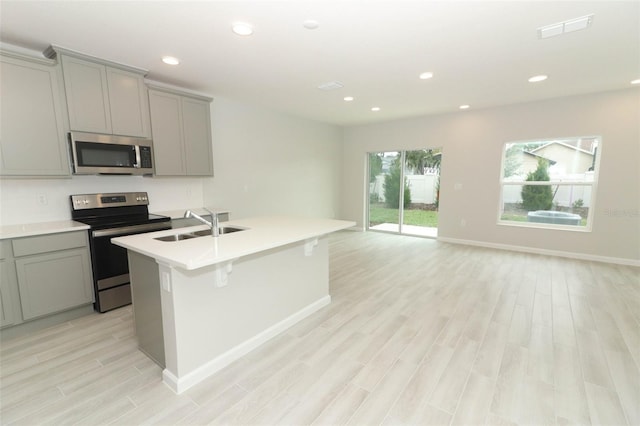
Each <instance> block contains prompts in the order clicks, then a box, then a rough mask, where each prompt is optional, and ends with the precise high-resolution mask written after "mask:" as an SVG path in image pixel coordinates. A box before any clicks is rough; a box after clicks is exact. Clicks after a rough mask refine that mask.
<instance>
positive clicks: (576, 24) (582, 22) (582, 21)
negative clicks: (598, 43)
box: [538, 13, 593, 38]
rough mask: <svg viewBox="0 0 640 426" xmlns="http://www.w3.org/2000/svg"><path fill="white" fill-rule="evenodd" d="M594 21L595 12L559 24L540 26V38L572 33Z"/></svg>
mask: <svg viewBox="0 0 640 426" xmlns="http://www.w3.org/2000/svg"><path fill="white" fill-rule="evenodd" d="M592 23H593V13H592V14H591V15H586V16H581V17H579V18H575V19H569V20H568V21H564V22H558V23H557V24H551V25H545V26H544V27H540V28H538V38H549V37H553V36H557V35H560V34H566V33H571V32H573V31H578V30H584V29H585V28H587V27H589V26H590V25H591V24H592Z"/></svg>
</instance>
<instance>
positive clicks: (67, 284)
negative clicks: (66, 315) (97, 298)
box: [15, 248, 93, 320]
mask: <svg viewBox="0 0 640 426" xmlns="http://www.w3.org/2000/svg"><path fill="white" fill-rule="evenodd" d="M15 262H16V272H17V276H18V287H19V289H20V303H21V306H22V316H23V318H24V319H25V320H28V319H32V318H36V317H39V316H42V315H47V314H50V313H54V312H59V311H63V310H65V309H70V308H73V307H76V306H80V305H83V304H88V303H91V302H92V301H93V292H92V281H91V265H90V263H89V251H88V249H86V248H82V249H73V250H63V251H60V252H55V253H47V254H41V255H34V256H28V257H23V258H18V259H16V261H15Z"/></svg>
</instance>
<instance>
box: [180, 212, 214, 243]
mask: <svg viewBox="0 0 640 426" xmlns="http://www.w3.org/2000/svg"><path fill="white" fill-rule="evenodd" d="M203 209H204V210H206V211H208V212H209V213H210V214H211V222H209V221H208V220H207V219H205V218H203V217H202V216H199V215H197V214H195V213H194V212H192V211H191V210H187V211H186V212H184V217H185V219H189V218H194V219H196V220H198V221H200V222H202V223H204V224H205V225H207V226H208V227H209V228H211V236H212V237H219V236H220V230H219V229H218V213H214V212H212V211H211V210H209V209H208V208H206V207H203Z"/></svg>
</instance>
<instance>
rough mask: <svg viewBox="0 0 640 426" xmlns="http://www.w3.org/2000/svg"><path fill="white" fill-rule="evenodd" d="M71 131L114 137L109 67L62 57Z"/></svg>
mask: <svg viewBox="0 0 640 426" xmlns="http://www.w3.org/2000/svg"><path fill="white" fill-rule="evenodd" d="M62 69H63V72H64V84H65V91H66V93H67V108H68V109H69V125H70V126H71V130H79V131H83V132H94V133H112V131H111V112H110V109H109V94H108V88H107V75H106V67H105V66H104V65H101V64H96V63H93V62H89V61H84V60H82V59H77V58H73V57H69V56H62Z"/></svg>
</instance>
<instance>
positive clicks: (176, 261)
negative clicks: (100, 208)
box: [112, 217, 354, 393]
mask: <svg viewBox="0 0 640 426" xmlns="http://www.w3.org/2000/svg"><path fill="white" fill-rule="evenodd" d="M223 225H224V227H226V228H236V229H242V230H241V231H238V232H233V233H228V234H222V235H220V236H219V237H211V236H209V235H206V236H199V237H191V238H189V239H182V240H179V239H177V238H176V240H174V241H163V240H162V239H158V238H163V237H165V238H164V240H167V239H172V236H174V235H176V234H178V233H180V234H189V235H190V236H193V235H195V234H194V233H195V232H198V231H205V232H206V230H207V229H208V227H207V226H205V225H202V226H195V227H189V228H181V229H173V230H167V231H158V232H152V233H147V234H138V235H131V236H126V237H119V238H114V239H113V240H112V242H113V243H114V244H116V245H119V246H121V247H124V248H126V249H128V253H129V266H130V273H131V287H132V293H133V311H134V316H135V323H136V334H137V336H138V341H139V347H140V349H141V350H142V351H143V352H145V353H147V354H148V355H149V356H150V357H151V358H152V359H154V360H155V361H156V362H158V363H159V364H160V365H162V366H163V367H164V371H163V380H164V382H165V383H166V384H167V385H168V386H169V387H170V388H171V389H173V390H174V391H175V392H176V393H181V392H183V391H185V390H186V389H188V388H190V387H191V386H193V385H195V384H197V383H199V382H200V381H202V380H204V379H205V378H206V377H208V376H210V375H211V374H214V373H215V372H216V371H218V370H220V369H222V368H224V367H225V366H227V365H228V364H230V363H231V362H233V361H234V360H236V359H238V358H240V357H241V356H243V355H244V354H246V353H247V352H249V351H251V350H252V349H254V348H256V347H257V346H259V345H261V344H262V343H264V342H266V341H267V340H269V339H271V338H272V337H274V336H276V335H277V334H279V333H281V332H282V331H284V330H286V329H287V328H289V327H290V326H292V325H293V324H295V323H297V322H298V321H300V320H302V319H304V318H305V317H307V316H309V315H311V314H312V313H314V312H316V311H317V310H319V309H321V308H322V307H324V306H326V305H327V304H329V303H330V302H331V296H330V295H329V252H328V244H327V238H326V236H327V235H328V234H329V233H332V232H335V231H339V230H342V229H346V228H349V227H351V226H353V225H354V222H348V221H341V220H329V219H310V218H296V217H263V218H253V219H242V220H234V221H231V222H224V224H223ZM166 237H168V238H166Z"/></svg>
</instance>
